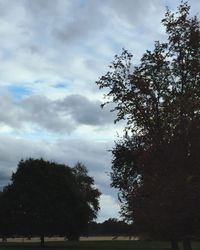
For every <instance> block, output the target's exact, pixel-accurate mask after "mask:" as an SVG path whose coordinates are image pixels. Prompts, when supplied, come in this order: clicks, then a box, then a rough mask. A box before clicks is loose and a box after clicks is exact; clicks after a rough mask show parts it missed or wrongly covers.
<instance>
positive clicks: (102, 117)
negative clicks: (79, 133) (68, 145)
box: [58, 95, 114, 126]
mask: <svg viewBox="0 0 200 250" xmlns="http://www.w3.org/2000/svg"><path fill="white" fill-rule="evenodd" d="M58 105H59V106H60V108H61V109H62V110H63V112H64V113H69V114H70V115H71V116H72V117H73V119H74V120H75V121H76V122H77V123H79V124H86V125H96V126H99V125H103V124H106V123H111V122H113V120H114V116H113V114H111V113H110V112H109V111H108V110H106V111H104V110H102V109H101V108H100V105H101V102H100V101H90V100H88V99H87V98H86V97H84V96H81V95H71V96H67V97H66V98H65V99H64V100H62V101H60V102H59V103H58Z"/></svg>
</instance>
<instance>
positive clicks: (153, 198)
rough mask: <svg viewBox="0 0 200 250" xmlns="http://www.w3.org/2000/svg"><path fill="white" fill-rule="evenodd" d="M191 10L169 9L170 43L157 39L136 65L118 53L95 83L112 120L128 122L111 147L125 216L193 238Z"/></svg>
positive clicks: (199, 54) (195, 44) (199, 45)
mask: <svg viewBox="0 0 200 250" xmlns="http://www.w3.org/2000/svg"><path fill="white" fill-rule="evenodd" d="M189 10H190V6H189V5H188V4H187V2H185V3H184V2H182V3H181V4H180V6H179V7H178V10H177V12H176V13H172V12H170V10H168V9H167V12H166V15H165V18H164V19H163V20H162V24H163V25H164V26H165V28H166V34H167V35H168V40H167V42H165V43H161V42H159V41H157V42H155V47H154V50H153V51H148V50H147V51H146V53H145V54H144V55H143V57H142V58H141V62H140V65H139V66H137V67H133V66H132V64H131V61H132V54H131V53H129V52H128V51H127V50H123V52H122V54H121V55H120V56H115V59H114V61H113V63H112V65H111V66H110V68H111V70H110V71H109V72H108V73H107V74H106V75H105V76H103V77H101V78H100V80H99V81H98V82H97V84H98V85H99V87H100V89H101V88H107V89H109V91H108V93H107V95H106V98H107V100H106V102H105V104H107V103H114V104H115V107H114V109H113V111H116V112H117V118H116V121H119V120H122V119H123V120H126V121H127V126H126V128H125V135H124V137H123V138H122V139H121V140H120V141H118V142H116V145H115V147H114V148H113V150H112V153H113V162H112V173H111V178H112V186H114V187H116V188H118V189H119V190H120V193H119V196H120V199H121V201H122V202H123V206H122V214H124V215H125V216H126V218H128V219H132V220H134V221H135V222H136V223H137V224H138V225H139V227H141V228H142V229H143V230H147V231H149V232H152V233H155V234H157V235H160V237H165V238H170V239H173V238H176V239H178V238H181V237H185V236H191V235H194V234H195V233H197V231H198V226H199V224H200V223H199V221H200V217H199V213H198V209H200V185H199V184H198V183H200V167H199V162H200V156H199V153H198V150H199V148H200V139H199V138H200V31H199V20H198V18H197V17H196V16H195V17H190V13H189ZM105 104H103V105H105ZM194 204H195V205H194Z"/></svg>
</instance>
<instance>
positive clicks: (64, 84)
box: [54, 82, 67, 89]
mask: <svg viewBox="0 0 200 250" xmlns="http://www.w3.org/2000/svg"><path fill="white" fill-rule="evenodd" d="M54 87H55V88H57V89H64V88H66V87H67V86H66V83H63V82H59V83H56V84H55V85H54Z"/></svg>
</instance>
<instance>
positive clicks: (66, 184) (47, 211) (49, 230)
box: [3, 159, 100, 243]
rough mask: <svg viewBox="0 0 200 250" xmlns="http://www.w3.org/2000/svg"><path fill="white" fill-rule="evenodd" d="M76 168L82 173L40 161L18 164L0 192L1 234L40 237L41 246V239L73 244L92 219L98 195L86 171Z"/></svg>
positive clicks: (30, 160) (97, 207)
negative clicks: (3, 226)
mask: <svg viewBox="0 0 200 250" xmlns="http://www.w3.org/2000/svg"><path fill="white" fill-rule="evenodd" d="M79 165H80V166H82V169H84V172H83V171H82V172H81V171H79V172H78V171H76V170H77V167H75V168H73V169H72V168H69V167H67V166H65V165H61V164H57V163H54V162H49V161H44V160H43V159H39V160H35V159H28V160H25V161H24V160H22V161H20V162H19V164H18V168H17V171H16V172H15V173H13V175H12V178H11V183H10V184H9V185H8V186H6V187H5V188H4V191H3V207H4V208H5V209H4V211H3V218H5V219H6V223H7V225H8V226H6V228H8V232H6V231H5V229H4V234H8V235H9V234H10V235H25V236H29V235H31V236H33V235H40V236H41V243H42V242H43V237H44V236H45V235H67V236H68V238H69V239H76V240H77V239H78V238H79V235H80V234H81V233H82V232H83V231H84V230H85V228H86V227H87V224H88V222H90V221H92V220H93V219H94V218H96V213H97V211H98V209H99V206H98V198H99V195H100V193H99V191H98V190H97V189H96V188H94V187H93V179H92V178H91V177H89V176H88V175H87V169H86V168H85V167H84V166H83V165H81V164H79ZM81 178H82V179H81ZM84 178H85V179H84ZM86 184H87V190H88V192H90V193H92V194H93V195H91V196H88V197H86V195H85V190H83V186H86Z"/></svg>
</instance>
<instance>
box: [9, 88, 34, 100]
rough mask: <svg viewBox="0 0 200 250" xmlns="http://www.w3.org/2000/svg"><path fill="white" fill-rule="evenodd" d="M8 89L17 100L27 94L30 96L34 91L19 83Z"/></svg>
mask: <svg viewBox="0 0 200 250" xmlns="http://www.w3.org/2000/svg"><path fill="white" fill-rule="evenodd" d="M8 90H9V92H10V93H11V94H12V95H13V97H14V98H15V99H17V100H20V99H22V98H24V97H25V96H29V95H30V94H31V93H32V91H31V89H29V88H27V87H24V86H19V85H10V86H9V87H8Z"/></svg>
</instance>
